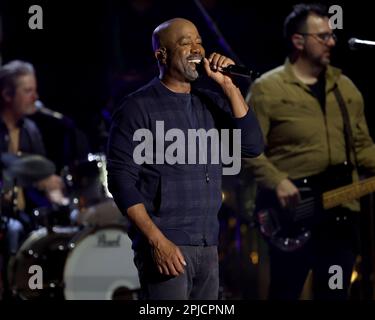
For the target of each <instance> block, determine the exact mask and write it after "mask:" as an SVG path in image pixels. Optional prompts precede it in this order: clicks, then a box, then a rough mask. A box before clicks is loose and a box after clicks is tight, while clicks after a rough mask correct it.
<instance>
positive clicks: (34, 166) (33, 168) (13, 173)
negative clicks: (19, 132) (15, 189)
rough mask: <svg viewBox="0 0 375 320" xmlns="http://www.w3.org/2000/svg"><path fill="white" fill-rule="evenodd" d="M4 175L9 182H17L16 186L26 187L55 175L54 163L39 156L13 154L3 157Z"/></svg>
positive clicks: (6, 154) (4, 154)
mask: <svg viewBox="0 0 375 320" xmlns="http://www.w3.org/2000/svg"><path fill="white" fill-rule="evenodd" d="M1 163H2V166H3V174H4V177H5V179H7V180H10V179H12V180H16V185H18V186H21V187H26V186H30V185H32V184H33V183H34V182H36V181H39V180H42V179H44V178H47V177H48V176H50V175H51V174H54V173H55V170H56V167H55V165H54V163H53V162H52V161H50V160H48V159H47V158H45V157H43V156H40V155H37V154H23V155H21V156H18V155H14V154H11V153H3V154H2V155H1Z"/></svg>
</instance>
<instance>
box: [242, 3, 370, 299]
mask: <svg viewBox="0 0 375 320" xmlns="http://www.w3.org/2000/svg"><path fill="white" fill-rule="evenodd" d="M284 28H285V29H284V33H285V37H286V41H287V42H288V45H289V48H290V52H289V57H288V58H287V59H286V62H285V64H284V65H282V66H280V67H278V68H276V69H273V70H271V71H269V72H267V73H266V74H264V75H263V76H262V77H261V78H260V79H258V80H257V81H256V82H254V84H253V85H252V87H251V88H250V91H249V94H248V97H247V101H248V103H249V104H250V105H252V106H253V107H254V108H255V111H256V114H257V117H258V120H259V123H260V125H261V128H262V131H263V134H264V138H265V141H266V149H265V152H264V154H262V155H261V156H259V157H258V158H255V159H246V165H247V166H248V167H250V168H251V169H252V170H253V172H254V174H255V177H256V180H257V183H258V191H259V193H258V197H257V209H256V212H257V213H258V221H259V224H260V230H261V231H262V233H263V234H264V235H266V236H267V239H268V240H269V241H268V242H269V244H270V246H269V249H270V250H269V253H270V273H271V274H270V277H271V282H270V291H269V297H270V298H271V299H289V300H290V299H298V298H299V296H300V294H301V291H302V289H303V285H304V283H305V280H306V278H307V275H308V273H309V271H310V270H312V274H313V294H314V298H315V299H327V300H328V299H347V298H348V293H349V288H350V278H351V274H352V269H353V266H354V263H355V258H356V256H357V254H358V236H359V230H358V229H359V228H358V218H359V217H358V212H359V210H360V208H359V202H358V200H357V198H358V197H359V196H361V195H364V194H365V193H369V192H371V191H373V190H374V185H375V183H374V181H369V182H368V183H367V185H366V186H365V188H363V187H362V189H360V186H356V187H354V188H353V187H350V186H349V187H345V188H341V189H336V188H337V187H340V186H342V185H350V184H352V183H355V181H358V173H357V170H356V169H355V168H356V167H363V168H365V169H367V170H368V171H369V172H371V173H374V174H375V146H374V143H373V141H372V139H371V137H370V135H369V132H368V128H367V124H366V120H365V117H364V104H363V98H362V95H361V93H360V92H359V91H358V89H357V88H356V87H355V85H354V84H353V83H352V82H351V80H350V79H349V78H347V77H346V76H344V75H343V74H342V73H341V71H340V70H339V69H337V68H334V67H332V66H330V51H331V49H332V48H333V47H334V46H335V44H336V37H335V35H334V33H333V32H332V30H331V28H330V26H329V18H328V14H327V11H326V10H325V8H323V7H321V6H318V5H306V4H301V5H297V6H295V7H294V10H293V12H292V13H291V14H290V15H289V16H288V17H287V18H286V20H285V24H284ZM342 108H344V109H345V110H346V114H347V117H346V116H345V115H344V113H345V110H342ZM345 117H346V119H348V120H346V121H345V120H344V119H345ZM348 123H350V125H348ZM371 188H372V189H371ZM332 189H333V191H330V193H325V192H326V191H329V190H332ZM322 200H324V201H322ZM331 266H340V267H341V268H342V270H343V278H342V280H343V281H342V285H341V283H339V282H338V283H336V287H339V288H338V289H335V288H333V287H332V284H331V283H330V277H332V274H330V273H329V270H330V267H331Z"/></svg>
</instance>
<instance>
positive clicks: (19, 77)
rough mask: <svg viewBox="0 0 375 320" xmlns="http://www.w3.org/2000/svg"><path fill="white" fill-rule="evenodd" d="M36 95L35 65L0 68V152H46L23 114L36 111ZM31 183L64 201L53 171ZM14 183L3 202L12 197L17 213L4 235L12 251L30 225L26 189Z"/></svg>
mask: <svg viewBox="0 0 375 320" xmlns="http://www.w3.org/2000/svg"><path fill="white" fill-rule="evenodd" d="M37 99H38V93H37V81H36V77H35V71H34V68H33V66H32V65H31V64H30V63H27V62H24V61H19V60H14V61H11V62H9V63H7V64H5V65H4V66H2V67H1V68H0V152H1V154H4V153H11V154H16V155H19V156H20V155H22V154H38V155H42V156H44V155H45V150H44V145H43V140H42V137H41V134H40V131H39V129H38V128H37V126H36V124H35V123H34V122H33V121H32V120H30V119H28V118H26V116H28V115H31V114H33V113H35V112H36V107H35V102H36V100H37ZM30 184H31V182H30ZM33 186H34V187H36V188H37V189H39V190H40V191H42V193H44V194H45V195H46V197H47V199H48V200H49V202H53V203H57V204H61V203H63V202H64V201H65V198H64V196H63V181H62V179H61V178H60V177H59V176H57V175H55V174H51V175H49V176H47V177H45V176H44V177H43V178H41V179H39V180H38V181H34V182H33ZM16 187H17V189H16V190H17V192H14V191H15V190H14V189H15V188H13V190H12V191H13V192H10V193H7V194H5V195H3V198H4V199H3V202H4V200H5V202H6V200H10V199H11V198H13V199H15V200H16V201H15V202H16V208H12V211H14V212H12V213H17V214H14V215H13V217H12V218H9V219H8V225H7V227H8V228H7V239H8V245H9V250H10V253H11V254H14V253H15V252H16V251H17V249H18V247H19V245H20V244H21V241H22V240H23V237H24V236H25V235H26V234H27V232H28V231H31V230H30V228H32V227H31V219H30V216H29V215H27V214H26V213H25V208H26V205H27V202H26V200H27V197H26V196H25V194H26V192H25V189H23V188H20V187H18V186H16ZM2 209H3V208H2ZM13 209H14V210H13ZM15 217H17V219H15Z"/></svg>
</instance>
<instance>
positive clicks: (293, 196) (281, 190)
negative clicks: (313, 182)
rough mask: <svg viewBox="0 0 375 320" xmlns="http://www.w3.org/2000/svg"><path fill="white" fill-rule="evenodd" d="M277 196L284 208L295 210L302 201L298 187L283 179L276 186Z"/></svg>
mask: <svg viewBox="0 0 375 320" xmlns="http://www.w3.org/2000/svg"><path fill="white" fill-rule="evenodd" d="M276 195H277V198H278V199H279V202H280V205H281V206H282V207H283V208H295V207H296V206H297V204H298V203H299V201H300V200H301V197H300V194H299V191H298V189H297V187H296V186H295V185H294V184H293V182H292V181H290V180H289V179H283V180H281V181H280V183H279V184H278V185H277V186H276Z"/></svg>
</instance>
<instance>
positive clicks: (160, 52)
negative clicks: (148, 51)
mask: <svg viewBox="0 0 375 320" xmlns="http://www.w3.org/2000/svg"><path fill="white" fill-rule="evenodd" d="M155 58H156V59H157V60H158V61H159V63H161V64H166V63H167V50H166V49H165V48H164V47H162V48H159V49H157V50H156V51H155Z"/></svg>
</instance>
